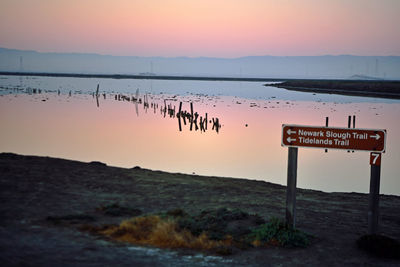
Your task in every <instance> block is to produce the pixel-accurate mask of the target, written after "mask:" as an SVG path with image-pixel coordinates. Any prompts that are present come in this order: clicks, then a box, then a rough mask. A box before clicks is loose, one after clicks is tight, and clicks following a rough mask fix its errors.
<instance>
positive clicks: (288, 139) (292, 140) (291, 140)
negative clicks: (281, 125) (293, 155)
mask: <svg viewBox="0 0 400 267" xmlns="http://www.w3.org/2000/svg"><path fill="white" fill-rule="evenodd" d="M286 141H288V142H289V143H290V142H294V141H296V139H292V138H290V137H288V138H287V139H286Z"/></svg>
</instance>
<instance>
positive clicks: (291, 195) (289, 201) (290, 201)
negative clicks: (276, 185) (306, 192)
mask: <svg viewBox="0 0 400 267" xmlns="http://www.w3.org/2000/svg"><path fill="white" fill-rule="evenodd" d="M297 154H298V148H297V147H289V149H288V172H287V188H286V224H287V225H288V226H289V227H292V228H294V227H295V224H296V183H297Z"/></svg>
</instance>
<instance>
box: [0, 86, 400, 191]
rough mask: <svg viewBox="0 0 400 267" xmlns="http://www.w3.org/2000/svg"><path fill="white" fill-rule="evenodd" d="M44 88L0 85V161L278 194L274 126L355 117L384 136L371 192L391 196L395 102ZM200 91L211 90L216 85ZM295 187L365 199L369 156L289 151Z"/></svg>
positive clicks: (279, 163) (283, 153)
mask: <svg viewBox="0 0 400 267" xmlns="http://www.w3.org/2000/svg"><path fill="white" fill-rule="evenodd" d="M45 81H46V80H41V79H35V80H33V83H32V80H27V79H24V83H23V87H22V88H21V87H17V86H18V83H19V81H18V80H15V82H16V84H15V83H14V84H12V86H9V85H10V81H9V80H5V81H3V80H0V86H1V87H12V88H11V89H3V90H2V92H1V93H0V95H1V96H0V123H1V129H2V130H1V131H0V151H1V152H6V151H7V152H15V153H20V154H30V155H42V156H53V157H61V158H68V159H73V160H81V161H93V160H99V161H102V162H105V163H107V164H109V165H113V166H122V167H132V166H137V165H139V166H141V167H144V168H150V169H159V170H165V171H170V172H183V173H193V172H195V173H197V174H204V175H216V176H229V177H244V178H250V179H258V180H265V181H269V182H274V183H279V184H285V183H286V171H287V149H286V148H283V147H281V125H282V124H283V123H287V124H304V125H316V126H324V125H325V123H326V121H325V118H326V117H329V125H330V126H336V127H347V126H348V116H349V115H351V116H353V115H356V120H357V125H356V127H359V128H377V129H387V130H388V137H387V151H386V153H385V154H384V155H383V161H382V175H381V192H382V193H386V194H387V193H389V194H397V195H398V194H400V193H399V192H400V181H399V179H398V173H399V170H400V169H399V162H400V140H398V139H397V138H396V136H400V125H399V123H398V117H399V116H400V101H389V102H386V101H387V100H385V99H383V100H379V99H370V98H366V99H363V101H361V102H360V101H355V100H356V99H358V98H353V97H350V98H344V100H343V101H339V100H340V99H338V98H336V97H335V96H331V97H332V98H331V99H330V98H328V97H329V95H327V96H324V97H320V96H319V95H316V96H312V94H308V95H307V96H302V98H301V99H305V98H310V97H311V100H309V101H303V100H301V101H300V100H293V99H294V98H295V97H296V96H297V95H298V93H297V92H296V93H294V94H293V95H285V96H283V95H279V94H277V93H276V91H268V90H267V91H268V92H267V93H266V92H265V90H266V87H263V86H262V85H260V87H259V92H260V94H259V95H260V96H262V97H260V98H258V97H256V98H244V97H240V96H238V95H230V96H229V95H228V96H226V95H225V96H224V95H218V94H217V93H215V94H210V93H209V92H210V90H208V91H207V92H208V93H202V92H205V91H206V90H205V89H204V90H203V91H202V90H200V91H197V87H196V86H199V85H198V84H197V83H195V85H194V89H193V91H191V92H190V91H188V92H185V91H186V90H188V89H187V88H184V89H180V88H182V87H185V86H187V83H186V82H185V83H182V84H179V83H175V85H176V89H175V90H174V91H173V90H172V89H171V90H163V89H162V88H163V86H162V84H160V83H159V82H155V83H154V84H153V90H155V91H157V92H158V91H160V92H158V93H154V92H149V91H148V88H142V87H140V86H138V87H133V86H130V89H129V91H128V90H126V91H124V90H121V91H118V90H117V89H115V88H116V87H117V85H118V86H119V85H120V83H119V81H114V82H115V83H116V84H114V83H112V82H107V83H108V85H109V86H106V84H104V85H103V82H101V83H100V88H99V91H98V93H97V84H98V81H93V80H89V81H88V79H82V80H79V79H72V80H71V81H64V83H63V84H62V88H60V85H57V83H56V82H54V80H51V83H50V84H46V83H45ZM57 81H59V80H57ZM39 82H42V84H41V85H40V86H42V87H39V86H38V85H39ZM89 82H90V87H86V85H87V84H89ZM68 83H70V84H74V86H67V85H66V84H68ZM80 83H82V84H80ZM78 85H79V86H78ZM181 85H182V87H180V86H181ZM202 85H203V86H204V87H207V88H218V87H219V86H221V83H219V82H213V83H211V82H207V83H202ZM223 85H224V86H227V87H229V86H231V85H232V83H228V84H223ZM247 85H248V84H246V83H243V84H242V85H241V86H242V90H243V91H246V90H247V89H248V90H250V91H251V90H253V89H254V90H255V85H254V84H252V85H249V87H247ZM168 86H169V83H166V84H165V87H167V89H168ZM234 86H236V85H234ZM252 86H254V88H253V87H252ZM132 87H133V88H132ZM110 88H114V89H110ZM137 88H139V89H140V90H137ZM33 89H37V90H36V93H33ZM38 89H40V90H41V92H40V93H39V90H38ZM267 89H268V88H267ZM6 90H8V91H7V92H8V93H7V94H5V93H4V91H6ZM280 90H281V89H280ZM139 91H140V92H139ZM161 91H162V93H161ZM164 91H167V92H168V93H165V92H164ZM29 92H31V94H29ZM171 92H175V93H171ZM179 92H180V93H179ZM216 92H218V90H217V91H216ZM300 94H301V93H300ZM302 94H305V93H302ZM310 95H311V96H310ZM123 96H125V97H123ZM128 97H129V101H128ZM118 99H119V100H118ZM132 99H136V101H132ZM349 99H350V100H352V101H350V100H349ZM43 100H45V101H43ZM145 103H146V104H145ZM180 103H182V107H180V106H181V105H180ZM191 103H192V105H193V112H192V110H191ZM196 113H197V114H198V115H197V127H196V123H195V121H196V120H195V118H196ZM178 114H179V116H178ZM192 114H193V117H192ZM192 118H193V119H192ZM212 118H214V121H213V120H212ZM216 118H218V125H221V126H222V128H219V129H218V132H217V130H216V129H215V127H214V130H213V129H212V128H213V127H212V126H213V125H214V123H215V121H216ZM179 121H180V123H179ZM179 124H180V126H179ZM202 127H203V128H205V129H206V130H207V133H206V134H204V133H205V131H204V130H203V129H202ZM190 128H192V131H190ZM196 128H197V131H196ZM221 129H222V130H221ZM180 130H181V131H180ZM298 186H299V187H302V188H311V189H318V190H324V191H346V192H349V191H355V192H368V186H369V153H363V152H357V151H356V152H354V153H346V151H335V150H329V153H325V152H324V150H318V149H299V160H298Z"/></svg>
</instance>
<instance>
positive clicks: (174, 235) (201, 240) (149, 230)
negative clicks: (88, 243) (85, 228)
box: [90, 215, 232, 250]
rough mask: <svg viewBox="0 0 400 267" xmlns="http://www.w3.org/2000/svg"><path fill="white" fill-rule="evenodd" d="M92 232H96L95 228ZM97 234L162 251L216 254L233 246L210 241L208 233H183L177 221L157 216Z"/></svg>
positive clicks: (110, 227) (100, 231) (183, 230)
mask: <svg viewBox="0 0 400 267" xmlns="http://www.w3.org/2000/svg"><path fill="white" fill-rule="evenodd" d="M90 230H91V231H92V232H96V229H95V227H92V228H91V229H90ZM97 233H98V234H101V235H105V236H108V237H110V238H112V239H114V240H118V241H123V242H129V243H133V244H139V245H152V246H157V247H161V248H190V249H199V250H213V249H215V250H217V249H220V248H221V247H229V246H231V243H232V240H231V239H229V238H226V239H225V240H221V241H215V240H211V239H210V238H209V237H208V236H207V234H205V233H202V234H200V235H199V236H194V235H193V234H192V233H190V232H189V231H187V230H185V229H180V228H179V227H178V225H177V223H176V221H174V220H171V219H162V218H161V217H160V216H155V215H152V216H143V217H136V218H132V219H130V220H125V221H122V222H121V224H120V225H111V226H106V227H104V226H103V227H98V228H97Z"/></svg>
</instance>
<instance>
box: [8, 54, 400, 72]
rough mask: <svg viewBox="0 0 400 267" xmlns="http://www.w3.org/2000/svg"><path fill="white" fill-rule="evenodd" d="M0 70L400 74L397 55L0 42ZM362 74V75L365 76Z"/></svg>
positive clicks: (399, 59) (399, 62) (399, 58)
mask: <svg viewBox="0 0 400 267" xmlns="http://www.w3.org/2000/svg"><path fill="white" fill-rule="evenodd" d="M0 71H27V72H57V73H58V72H62V73H89V74H91V73H102V74H140V73H154V74H155V75H188V76H224V77H263V78H301V79H311V78H314V79H315V78H317V79H319V78H321V79H334V78H336V79H337V78H339V79H349V77H351V79H363V80H365V79H366V78H365V77H367V76H368V77H374V79H400V57H398V56H384V57H382V56H376V57H375V56H367V57H365V56H352V55H339V56H330V55H326V56H291V57H277V56H249V57H240V58H209V57H196V58H191V57H171V58H168V57H138V56H111V55H99V54H79V53H39V52H36V51H30V50H16V49H7V48H0ZM362 77H364V78H362Z"/></svg>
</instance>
